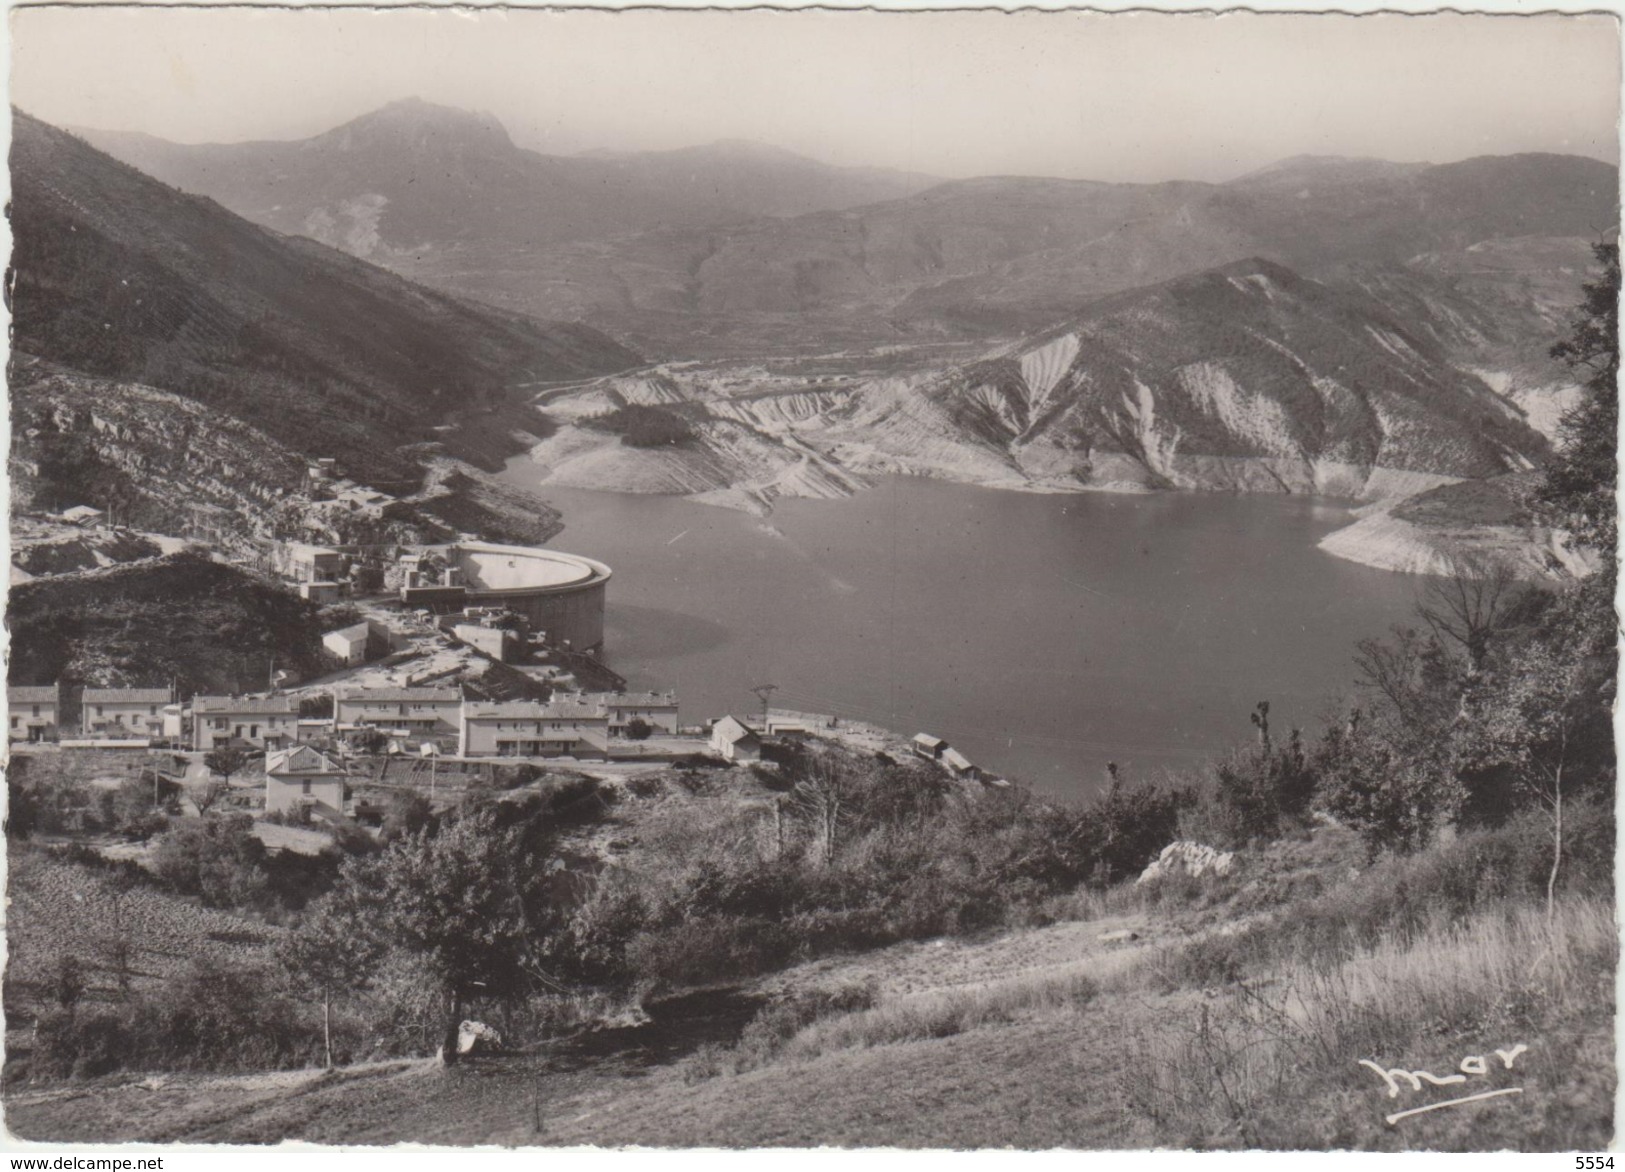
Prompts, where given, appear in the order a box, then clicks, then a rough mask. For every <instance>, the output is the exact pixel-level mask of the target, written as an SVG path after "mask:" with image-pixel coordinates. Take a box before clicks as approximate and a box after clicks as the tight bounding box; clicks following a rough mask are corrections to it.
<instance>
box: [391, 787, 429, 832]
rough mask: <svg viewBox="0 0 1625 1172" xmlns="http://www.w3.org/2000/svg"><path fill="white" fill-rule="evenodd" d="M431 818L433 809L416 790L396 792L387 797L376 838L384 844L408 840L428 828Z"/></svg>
mask: <svg viewBox="0 0 1625 1172" xmlns="http://www.w3.org/2000/svg"><path fill="white" fill-rule="evenodd" d="M433 816H434V807H433V806H431V805H430V804H429V799H428V798H426V797H424V796H423V795H422V794H420V793H418V792H417V791H416V790H397V791H396V792H394V793H392V794H390V795H389V800H388V802H387V803H386V805H385V808H384V824H383V826H382V828H381V829H380V830H379V834H378V836H379V837H380V838H381V839H383V841H384V842H386V843H387V842H394V841H395V840H396V839H399V838H410V837H411V836H412V835H414V834H417V833H418V832H419V831H421V830H422V829H423V828H424V827H425V826H428V825H429V821H430V819H431V818H432V817H433Z"/></svg>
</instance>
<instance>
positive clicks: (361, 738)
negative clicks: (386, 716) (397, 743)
mask: <svg viewBox="0 0 1625 1172" xmlns="http://www.w3.org/2000/svg"><path fill="white" fill-rule="evenodd" d="M350 744H351V745H352V746H353V747H354V748H355V750H356V751H357V752H360V753H365V754H367V755H368V756H373V757H376V756H377V755H378V754H380V753H382V752H383V751H384V750H385V749H387V748H389V734H388V733H386V732H385V731H384V730H383V729H381V728H358V729H356V730H355V731H354V732H353V733H351V734H350Z"/></svg>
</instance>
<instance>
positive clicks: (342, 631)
mask: <svg viewBox="0 0 1625 1172" xmlns="http://www.w3.org/2000/svg"><path fill="white" fill-rule="evenodd" d="M394 644H395V637H394V636H393V635H392V634H391V633H390V631H389V628H388V627H385V626H384V625H383V624H381V623H377V622H374V621H373V620H372V619H362V620H361V621H360V622H359V623H353V624H351V625H350V626H348V627H340V628H339V629H338V630H336V631H329V632H327V634H325V635H323V636H322V646H323V647H325V648H326V649H327V650H328V652H329V653H330V654H331V655H332V656H333V657H334V658H335V659H337V660H338V661H339V662H340V663H342V664H344V665H345V666H346V667H359V666H360V665H361V664H363V663H366V662H367V661H368V660H371V659H377V658H378V657H379V656H382V655H388V654H389V652H390V650H391V648H393V646H394Z"/></svg>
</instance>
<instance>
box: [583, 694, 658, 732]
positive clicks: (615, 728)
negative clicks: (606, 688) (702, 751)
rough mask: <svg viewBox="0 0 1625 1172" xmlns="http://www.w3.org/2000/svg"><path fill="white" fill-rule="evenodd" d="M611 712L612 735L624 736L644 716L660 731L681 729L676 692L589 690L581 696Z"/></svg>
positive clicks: (648, 723)
mask: <svg viewBox="0 0 1625 1172" xmlns="http://www.w3.org/2000/svg"><path fill="white" fill-rule="evenodd" d="M581 698H582V699H583V700H585V701H586V702H587V703H589V704H598V705H601V706H602V707H603V708H604V709H605V711H607V712H608V713H609V735H610V736H612V737H624V736H625V735H626V726H627V725H629V724H631V723H632V722H633V721H634V720H641V721H643V723H644V724H647V725H648V726H649V727H650V728H652V729H653V730H654V731H655V732H657V733H672V734H675V733H676V732H677V693H676V692H589V693H587V694H586V695H584V696H582V697H581Z"/></svg>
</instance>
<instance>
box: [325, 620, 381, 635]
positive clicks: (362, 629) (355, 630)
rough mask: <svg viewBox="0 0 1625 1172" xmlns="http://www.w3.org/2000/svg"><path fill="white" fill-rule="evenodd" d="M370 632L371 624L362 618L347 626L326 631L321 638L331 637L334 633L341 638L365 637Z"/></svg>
mask: <svg viewBox="0 0 1625 1172" xmlns="http://www.w3.org/2000/svg"><path fill="white" fill-rule="evenodd" d="M370 634H372V624H371V623H369V622H367V620H366V619H362V620H361V621H360V622H359V623H352V624H350V625H349V626H348V627H340V628H339V629H338V630H336V631H328V632H327V633H326V634H325V635H323V636H322V638H324V639H331V638H332V637H333V636H334V635H337V636H339V638H341V639H365V638H366V637H367V636H368V635H370Z"/></svg>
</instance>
